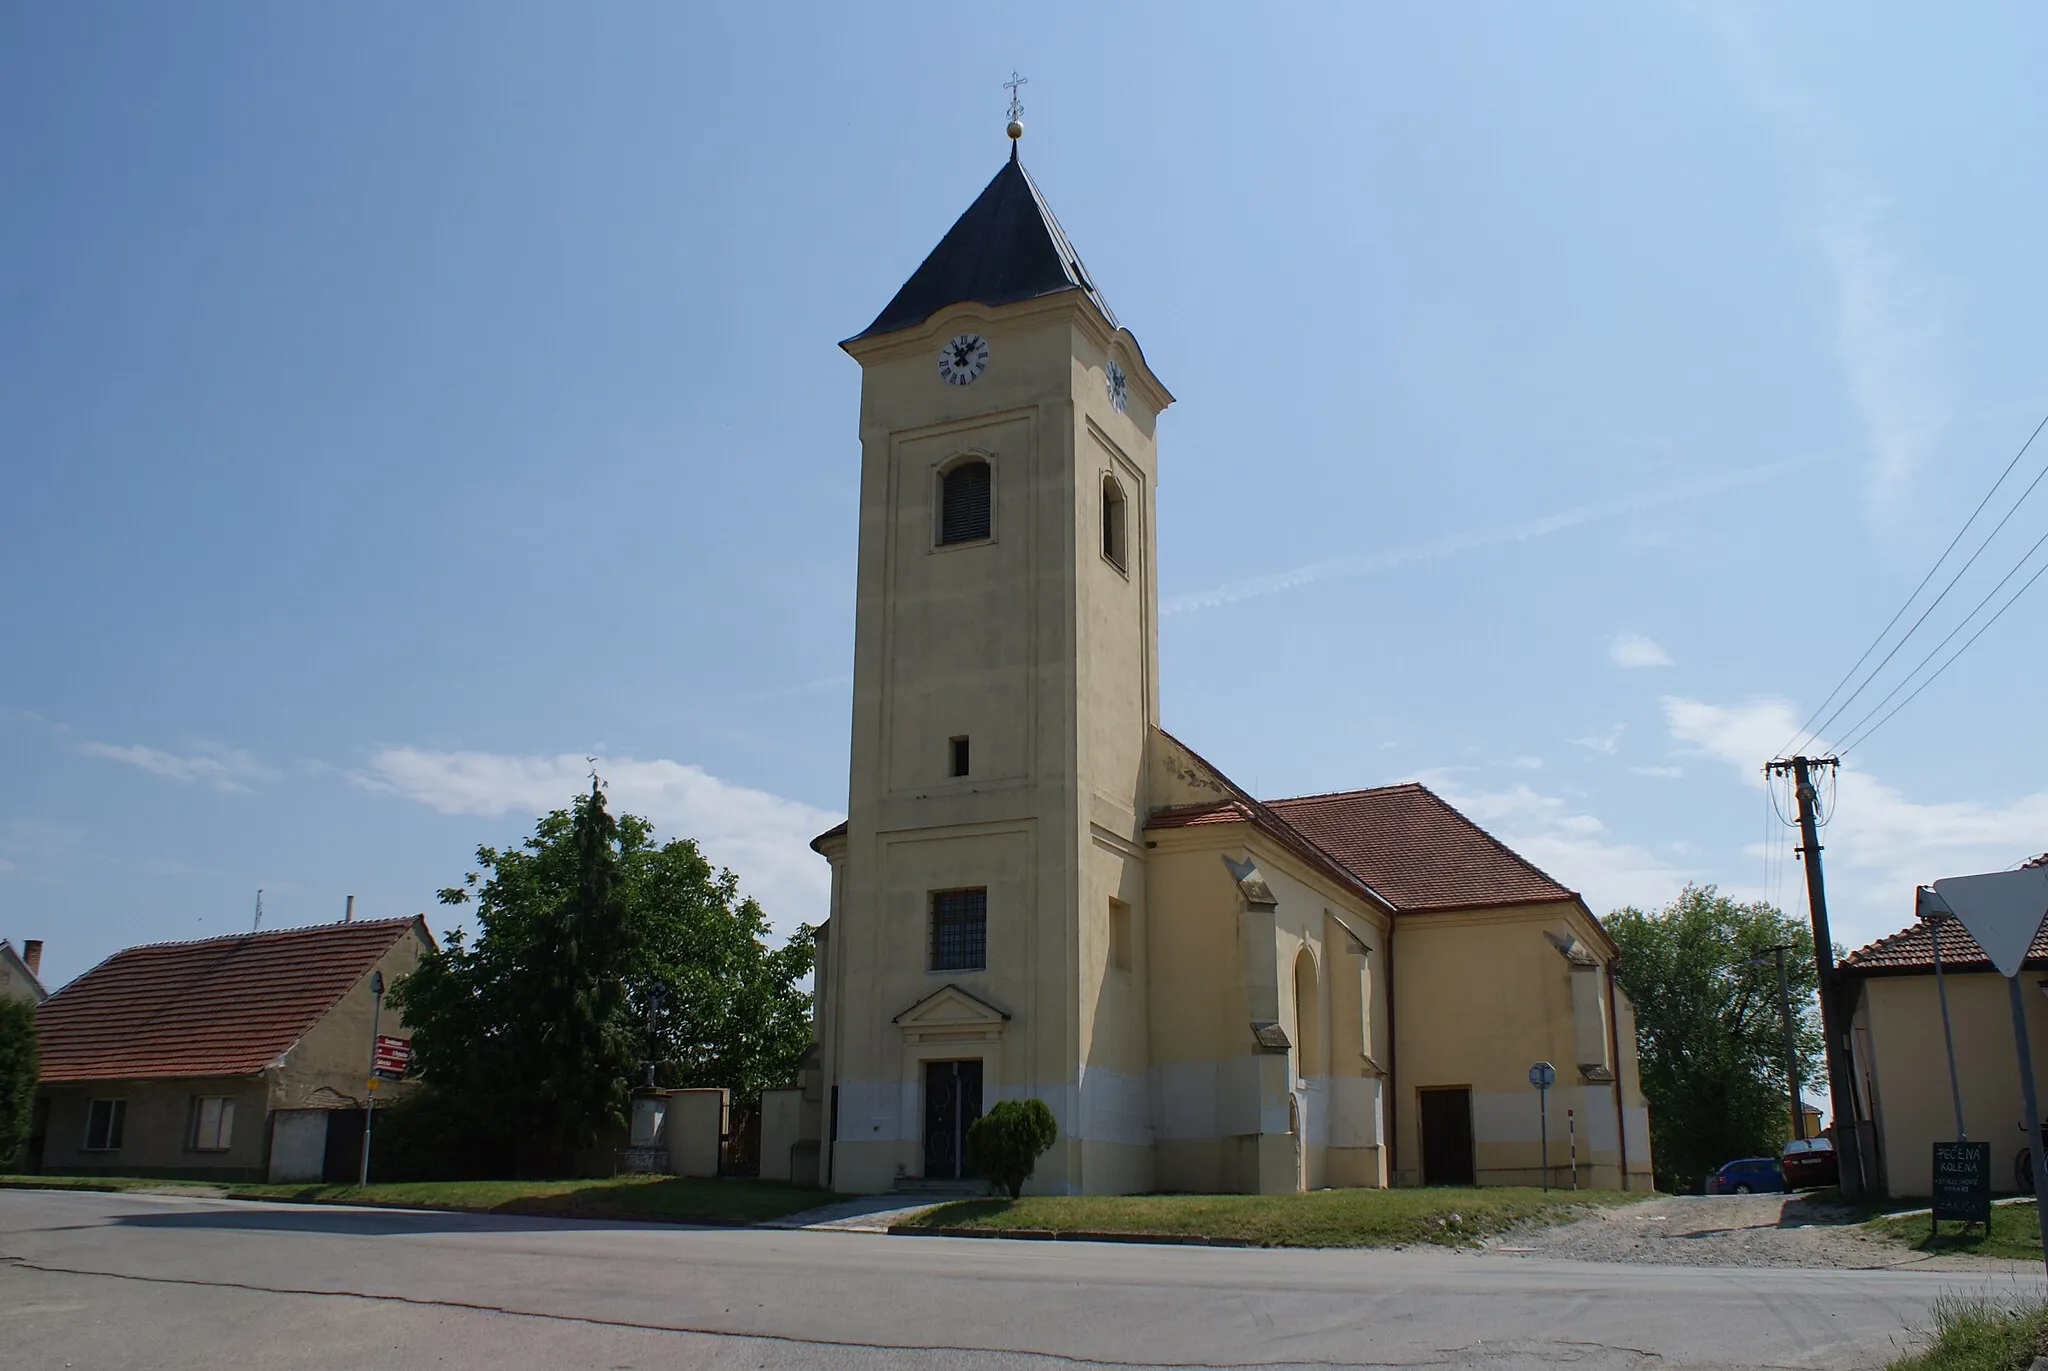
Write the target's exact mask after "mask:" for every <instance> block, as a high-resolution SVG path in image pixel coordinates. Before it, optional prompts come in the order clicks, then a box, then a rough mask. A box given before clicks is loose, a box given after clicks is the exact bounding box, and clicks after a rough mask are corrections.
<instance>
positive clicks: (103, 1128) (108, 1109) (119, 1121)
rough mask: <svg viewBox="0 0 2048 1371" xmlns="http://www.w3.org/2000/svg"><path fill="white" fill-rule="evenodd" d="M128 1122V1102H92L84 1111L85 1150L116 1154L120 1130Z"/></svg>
mask: <svg viewBox="0 0 2048 1371" xmlns="http://www.w3.org/2000/svg"><path fill="white" fill-rule="evenodd" d="M127 1121H128V1101H126V1100H94V1101H92V1102H91V1103H90V1104H88V1105H87V1106H86V1110H85V1150H86V1151H88V1152H118V1151H120V1150H121V1128H122V1125H123V1124H125V1123H127Z"/></svg>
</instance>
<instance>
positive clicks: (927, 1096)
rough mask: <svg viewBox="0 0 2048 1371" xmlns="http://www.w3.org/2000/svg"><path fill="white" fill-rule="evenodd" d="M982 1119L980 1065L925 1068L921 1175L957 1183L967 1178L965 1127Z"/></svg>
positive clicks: (931, 1064) (936, 1064)
mask: <svg viewBox="0 0 2048 1371" xmlns="http://www.w3.org/2000/svg"><path fill="white" fill-rule="evenodd" d="M980 1117H981V1061H980V1059H979V1058H977V1059H975V1060H973V1061H966V1062H926V1063H925V1065H924V1174H925V1177H926V1179H928V1180H945V1181H955V1180H959V1179H960V1178H962V1177H963V1176H965V1175H966V1174H967V1126H968V1125H969V1124H971V1123H973V1122H974V1121H975V1120H976V1119H978V1118H980Z"/></svg>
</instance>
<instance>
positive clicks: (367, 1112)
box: [356, 971, 384, 1186]
mask: <svg viewBox="0 0 2048 1371" xmlns="http://www.w3.org/2000/svg"><path fill="white" fill-rule="evenodd" d="M383 1017H384V973H383V972H382V971H372V972H371V973H370V1081H369V1094H368V1096H367V1097H366V1099H365V1102H364V1104H363V1164H362V1168H361V1170H360V1171H359V1172H358V1173H357V1176H356V1184H357V1185H359V1186H364V1185H368V1184H369V1183H370V1125H371V1124H372V1123H374V1122H375V1121H376V1118H377V1044H378V1043H379V1042H380V1041H382V1039H383V1036H384V1035H383V1034H381V1033H379V1032H378V1031H377V1030H378V1029H379V1028H381V1027H383V1024H382V1022H381V1020H382V1019H383Z"/></svg>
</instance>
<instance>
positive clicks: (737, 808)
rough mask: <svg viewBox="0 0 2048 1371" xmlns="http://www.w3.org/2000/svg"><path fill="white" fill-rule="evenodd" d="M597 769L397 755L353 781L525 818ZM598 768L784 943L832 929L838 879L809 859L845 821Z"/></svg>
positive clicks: (759, 796)
mask: <svg viewBox="0 0 2048 1371" xmlns="http://www.w3.org/2000/svg"><path fill="white" fill-rule="evenodd" d="M591 766H592V763H591V762H590V761H588V760H587V759H586V758H585V757H584V756H583V755H582V754H580V753H562V754H560V755H558V756H552V757H537V756H517V755H511V754H506V753H497V752H433V751H427V750H424V749H421V748H412V747H390V748H385V749H383V750H382V751H380V752H378V753H377V754H376V755H375V756H373V757H371V758H370V762H369V766H368V768H367V769H366V770H365V771H363V772H360V773H358V774H357V775H356V776H355V777H354V779H355V780H356V781H357V783H358V784H361V785H363V786H366V787H368V788H370V789H372V790H377V791H382V792H384V793H387V794H393V795H399V796H403V797H404V798H406V799H408V800H412V801H414V802H416V803H418V804H423V805H426V806H428V807H429V808H432V809H436V810H439V811H440V812H441V813H443V814H477V815H481V816H483V817H485V818H490V819H497V818H502V817H504V816H506V815H508V814H512V815H518V816H519V817H521V818H522V819H525V818H527V817H529V816H532V817H538V816H539V815H541V814H544V813H546V812H547V811H549V810H553V809H561V808H564V807H566V806H567V805H568V804H569V802H570V800H571V799H572V798H573V797H574V796H575V795H576V794H578V793H579V792H581V791H582V790H584V789H585V788H586V787H588V785H589V784H590V780H589V776H590V769H591ZM596 767H597V773H598V775H600V776H602V777H603V778H604V781H605V791H606V793H607V794H608V795H609V796H610V797H611V801H612V804H611V808H612V812H613V813H633V814H640V815H644V816H645V817H647V818H648V819H650V820H652V821H653V822H654V825H655V828H656V830H657V835H656V836H657V837H660V838H694V839H696V840H697V845H698V846H699V847H701V848H702V849H703V851H704V855H705V856H706V857H707V858H708V859H709V860H710V861H711V862H712V863H713V864H714V865H716V866H725V867H730V868H732V869H733V870H734V871H736V872H738V873H739V876H740V888H741V890H742V891H743V892H744V893H746V894H749V895H752V896H753V897H754V898H756V899H758V900H759V901H760V902H761V905H762V907H763V908H764V909H766V910H767V911H768V916H769V919H770V920H771V921H772V922H773V923H774V925H775V928H776V931H777V932H778V933H779V934H785V935H786V934H788V933H789V932H790V931H792V930H793V929H795V927H796V926H797V924H799V923H813V924H816V923H822V922H824V919H825V916H826V914H827V913H829V912H830V904H831V893H832V885H831V875H830V870H829V868H828V867H827V866H826V865H825V859H824V858H822V857H820V856H819V855H818V854H817V853H815V852H813V851H811V850H810V840H811V839H812V838H814V837H816V836H817V835H818V834H820V833H822V832H824V831H825V830H826V829H828V828H830V827H831V826H832V825H833V824H835V823H837V822H838V821H839V818H840V816H839V815H837V814H834V813H831V812H830V811H828V810H823V809H816V808H813V807H812V806H810V805H807V804H802V803H799V802H798V801H795V800H786V799H783V798H782V797H781V796H778V795H771V794H769V793H767V792H766V791H762V790H752V789H749V788H748V787H746V786H739V785H733V784H731V783H729V782H726V781H721V780H719V779H718V778H717V777H716V776H713V775H711V774H710V773H708V772H706V771H705V770H704V769H703V768H702V767H698V766H692V765H689V764H687V763H683V762H672V761H666V760H657V761H637V760H635V759H633V758H631V757H599V758H598V759H597V760H596Z"/></svg>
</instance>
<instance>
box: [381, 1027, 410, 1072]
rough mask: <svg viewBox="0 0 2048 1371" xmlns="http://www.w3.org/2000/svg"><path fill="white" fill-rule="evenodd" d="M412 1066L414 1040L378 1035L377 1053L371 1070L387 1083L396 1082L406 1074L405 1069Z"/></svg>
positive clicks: (385, 1034)
mask: <svg viewBox="0 0 2048 1371" xmlns="http://www.w3.org/2000/svg"><path fill="white" fill-rule="evenodd" d="M411 1064H412V1039H411V1038H394V1037H392V1036H391V1035H390V1034H388V1033H379V1034H378V1035H377V1051H376V1055H375V1057H374V1058H373V1059H372V1061H371V1068H372V1069H373V1070H374V1071H376V1073H377V1074H378V1075H379V1076H382V1077H383V1078H384V1079H385V1080H387V1081H395V1080H397V1079H398V1078H399V1077H400V1076H403V1075H404V1074H405V1068H406V1067H408V1066H410V1065H411Z"/></svg>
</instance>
